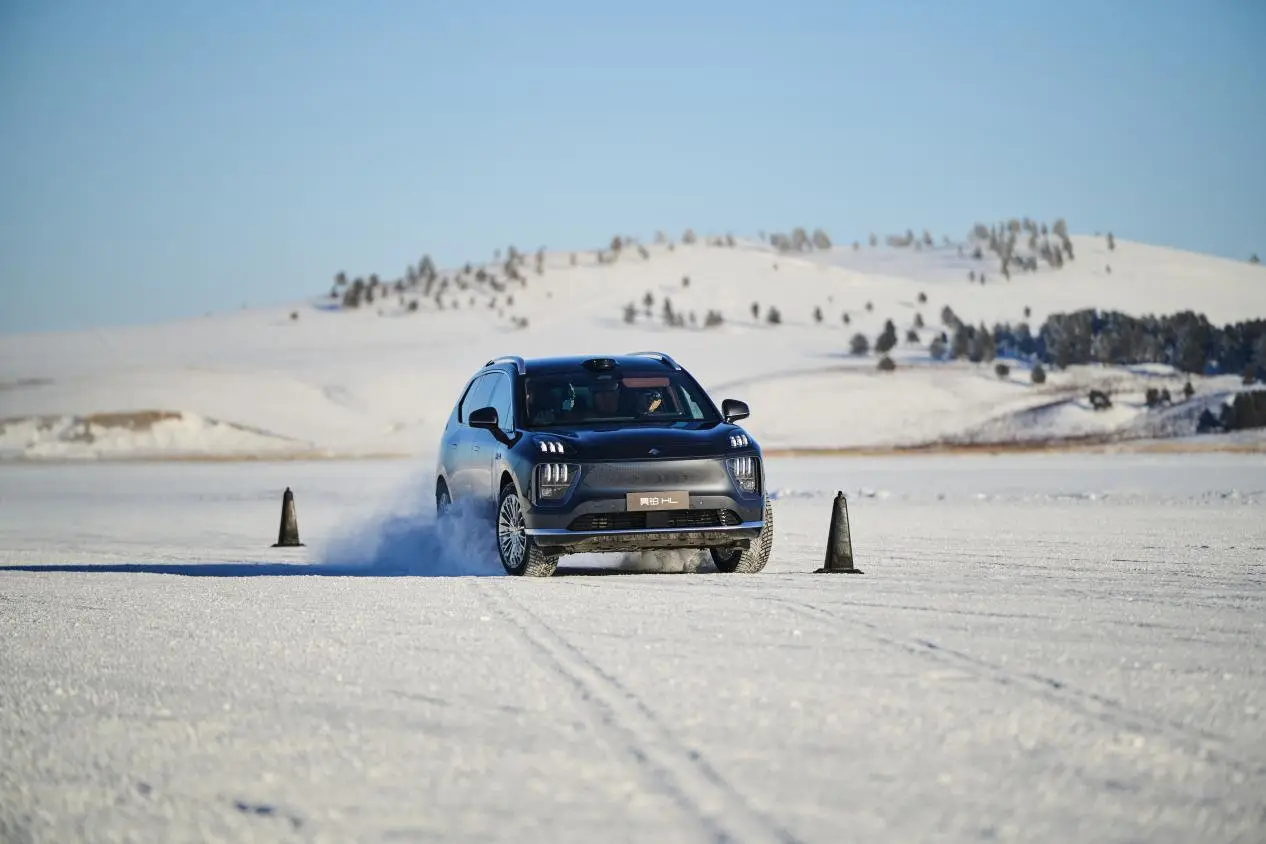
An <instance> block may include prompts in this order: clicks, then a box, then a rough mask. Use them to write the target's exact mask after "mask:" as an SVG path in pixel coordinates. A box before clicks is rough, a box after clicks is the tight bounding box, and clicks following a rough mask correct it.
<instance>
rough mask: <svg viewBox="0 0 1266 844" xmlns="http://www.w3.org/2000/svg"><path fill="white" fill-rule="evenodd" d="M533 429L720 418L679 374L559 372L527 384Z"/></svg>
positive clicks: (527, 413)
mask: <svg viewBox="0 0 1266 844" xmlns="http://www.w3.org/2000/svg"><path fill="white" fill-rule="evenodd" d="M524 399H525V401H526V406H525V408H524V411H525V412H524V414H523V415H524V419H525V421H526V424H527V427H529V428H542V427H549V426H557V425H587V424H601V423H605V422H623V423H629V422H632V423H648V424H663V423H666V422H694V421H700V422H716V421H719V418H718V417H717V415H716V411H715V409H714V408H713V407H712V405H711V403H710V402H709V401H708V399H707V397H706V396H704V395H703V393H702V391H701V390H700V389H699V388H698V386H696V385H695V384H694V383H692V382H691V381H690V380H688V379H686V378H684V377H682V376H681V375H680V373H654V374H642V373H623V374H622V373H618V372H587V371H583V370H582V371H578V372H560V373H557V374H552V375H533V376H530V377H528V378H527V379H526V381H525V383H524Z"/></svg>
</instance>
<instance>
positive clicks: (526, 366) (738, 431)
mask: <svg viewBox="0 0 1266 844" xmlns="http://www.w3.org/2000/svg"><path fill="white" fill-rule="evenodd" d="M747 415H748V408H747V405H746V404H744V403H743V402H741V401H737V400H734V399H726V400H725V401H724V402H722V404H721V409H720V410H718V409H717V407H716V405H714V404H713V403H712V400H711V399H710V398H709V397H708V395H707V393H706V392H704V390H703V388H702V387H700V386H699V384H698V382H697V381H695V379H694V378H693V377H692V376H691V375H690V373H689V372H687V371H686V370H685V369H683V368H682V367H681V366H680V365H678V364H677V362H676V361H674V360H673V359H672V358H671V357H669V356H668V355H665V354H662V353H659V352H636V353H633V354H627V355H618V356H612V357H583V356H577V357H554V358H537V359H531V360H524V359H523V358H521V357H518V356H509V357H500V358H494V359H493V360H490V361H488V363H486V364H485V365H484V366H483V368H482V369H480V370H479V371H478V372H476V373H475V374H474V375H472V376H471V378H470V380H469V381H468V382H467V383H466V386H465V387H464V388H463V389H462V392H461V397H460V398H459V399H458V401H457V404H456V405H455V406H454V407H453V410H452V413H451V414H450V415H449V418H448V424H447V425H446V426H445V428H444V436H443V438H442V439H441V441H440V453H439V458H438V461H437V465H436V478H435V501H436V509H437V511H438V514H439V517H440V518H444V517H445V516H447V515H450V508H451V507H452V506H454V505H461V506H462V507H463V508H464V509H466V510H467V511H473V512H474V513H476V514H477V515H478V516H479V517H480V518H483V519H486V520H487V521H488V523H489V525H490V527H492V528H493V530H494V532H495V538H496V545H497V550H498V553H499V554H500V557H501V564H502V565H503V566H504V567H505V570H506V571H507V572H508V573H510V574H513V575H529V576H534V577H548V576H550V575H551V574H553V573H554V570H555V568H556V567H557V566H558V559H559V557H560V556H562V555H564V554H569V553H588V552H605V551H614V552H627V551H643V550H655V549H686V548H696V549H708V550H709V551H710V552H711V555H712V560H713V562H714V563H715V564H716V567H717V569H719V570H720V571H723V572H758V571H760V570H761V569H763V568H764V567H765V563H766V562H767V561H768V560H769V553H770V549H771V547H772V545H773V533H774V524H773V511H772V508H771V506H770V502H769V498H768V496H767V495H766V490H765V473H764V466H763V465H762V461H761V451H760V447H759V446H758V445H757V444H756V441H755V440H754V439H752V437H751V435H749V434H748V433H747V432H746V431H744V430H743V429H742V428H741V427H739V426H738V425H736V424H735V423H736V422H737V421H738V420H740V419H744V418H746V417H747Z"/></svg>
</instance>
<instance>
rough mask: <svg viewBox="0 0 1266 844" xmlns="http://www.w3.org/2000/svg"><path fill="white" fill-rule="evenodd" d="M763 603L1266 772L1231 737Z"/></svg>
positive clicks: (872, 628) (827, 617)
mask: <svg viewBox="0 0 1266 844" xmlns="http://www.w3.org/2000/svg"><path fill="white" fill-rule="evenodd" d="M762 600H763V601H769V602H773V603H777V604H781V605H783V606H785V607H787V608H789V609H791V610H792V611H794V612H796V613H797V614H799V615H801V616H803V617H806V618H812V619H815V620H817V621H819V622H827V621H844V622H847V623H849V624H852V625H853V626H855V627H861V628H863V629H865V630H866V631H867V635H868V637H869V638H870V639H871V640H872V641H875V642H879V643H880V644H884V645H889V646H893V647H898V648H901V649H902V650H905V651H907V652H909V653H912V654H915V655H917V656H920V657H923V658H927V659H931V660H934V661H936V662H939V663H941V664H943V665H954V666H956V667H959V668H962V667H966V669H967V670H968V671H969V672H970V673H971V674H973V675H975V676H976V677H978V678H980V679H982V680H988V681H990V682H994V683H997V684H999V685H1002V686H1013V687H1016V688H1020V689H1024V690H1026V691H1028V692H1031V693H1034V694H1036V695H1038V696H1039V697H1042V698H1044V699H1046V700H1050V701H1052V702H1054V703H1056V704H1058V705H1060V706H1062V707H1064V708H1065V709H1067V710H1070V711H1073V712H1076V713H1077V714H1079V715H1084V716H1087V717H1089V718H1094V719H1095V720H1098V721H1101V722H1103V723H1106V724H1109V725H1112V726H1115V727H1121V728H1125V729H1129V730H1133V731H1134V732H1137V733H1142V734H1148V735H1152V736H1155V737H1158V738H1161V739H1164V740H1165V741H1168V742H1169V743H1170V744H1172V745H1173V746H1175V747H1177V748H1180V749H1182V750H1184V751H1186V752H1187V753H1189V754H1191V755H1193V756H1195V757H1196V758H1197V759H1200V760H1201V761H1204V762H1211V763H1219V764H1222V765H1225V766H1227V767H1229V768H1232V769H1234V770H1236V771H1239V772H1240V773H1243V774H1246V775H1249V776H1260V775H1262V774H1263V773H1266V766H1263V765H1261V764H1260V763H1254V762H1251V761H1247V760H1244V759H1241V758H1239V757H1237V756H1235V755H1234V754H1233V753H1232V752H1231V750H1230V747H1231V741H1230V739H1228V738H1227V737H1226V736H1222V735H1218V734H1215V733H1210V732H1207V731H1204V730H1200V729H1195V728H1192V727H1188V726H1186V725H1185V724H1180V723H1176V722H1173V721H1168V720H1166V719H1164V718H1157V717H1155V716H1151V715H1147V714H1145V713H1142V712H1138V711H1136V710H1133V709H1129V708H1127V707H1126V706H1125V705H1124V704H1122V703H1121V702H1120V701H1117V700H1113V699H1112V698H1109V697H1106V696H1104V695H1101V694H1098V693H1096V692H1089V691H1083V690H1081V689H1078V688H1077V687H1076V686H1073V685H1070V684H1069V683H1067V682H1065V681H1063V680H1059V679H1056V678H1054V677H1047V676H1044V675H1042V674H1038V673H1036V672H1029V671H1015V670H1013V669H1009V668H1006V667H1005V666H1002V665H998V664H997V663H993V662H990V661H988V660H985V659H981V658H980V657H976V656H972V655H971V654H969V653H966V652H965V651H960V650H956V649H954V648H947V647H943V646H941V645H939V644H937V643H936V642H934V641H932V640H930V639H925V638H921V637H914V638H909V639H901V638H897V637H894V636H890V635H888V634H886V633H884V632H883V630H882V628H880V627H879V626H878V625H875V624H872V623H870V622H867V621H862V620H861V619H857V618H850V617H849V616H846V615H843V614H841V613H838V612H833V611H832V610H829V609H824V608H823V607H819V606H816V605H814V604H809V603H806V602H804V601H797V600H789V599H786V598H781V597H778V596H774V595H766V596H763V597H762ZM1210 744H1216V745H1218V749H1217V750H1215V749H1214V748H1212V747H1210V746H1209V745H1210Z"/></svg>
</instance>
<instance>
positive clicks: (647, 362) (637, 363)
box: [484, 352, 681, 375]
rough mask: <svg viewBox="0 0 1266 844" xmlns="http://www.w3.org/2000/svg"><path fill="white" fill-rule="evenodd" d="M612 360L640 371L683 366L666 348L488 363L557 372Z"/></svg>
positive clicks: (526, 370)
mask: <svg viewBox="0 0 1266 844" xmlns="http://www.w3.org/2000/svg"><path fill="white" fill-rule="evenodd" d="M592 360H603V361H607V360H609V361H612V363H613V366H614V367H616V368H619V369H625V370H630V369H631V370H636V371H639V372H646V371H655V370H665V369H668V370H679V369H681V366H680V365H679V364H678V363H677V362H676V361H674V360H673V359H672V358H671V357H669V356H668V355H666V354H663V353H662V352H646V353H633V354H620V355H602V354H597V355H557V356H552V357H536V358H522V357H519V356H517V355H506V356H503V357H499V358H493V359H492V360H490V361H488V363H486V364H485V365H484V367H485V368H486V369H503V370H506V371H509V372H516V371H517V372H520V373H523V374H527V375H553V374H557V373H562V372H574V371H576V370H579V369H583V368H584V365H585V363H586V362H587V361H592Z"/></svg>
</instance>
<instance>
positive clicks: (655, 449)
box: [647, 448, 659, 454]
mask: <svg viewBox="0 0 1266 844" xmlns="http://www.w3.org/2000/svg"><path fill="white" fill-rule="evenodd" d="M647 454H659V449H658V448H652V449H651V450H650V451H648V452H647Z"/></svg>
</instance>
